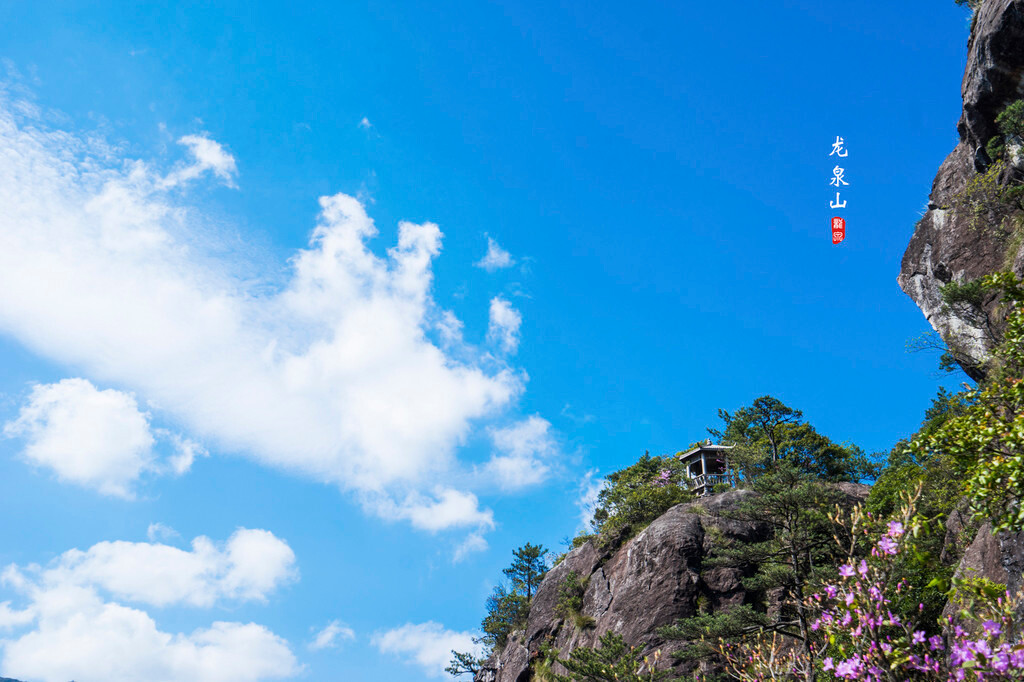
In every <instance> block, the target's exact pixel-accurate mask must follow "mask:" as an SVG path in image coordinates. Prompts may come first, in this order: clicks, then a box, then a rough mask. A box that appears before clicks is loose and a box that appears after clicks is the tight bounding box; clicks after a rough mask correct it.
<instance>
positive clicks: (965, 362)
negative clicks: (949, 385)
mask: <svg viewBox="0 0 1024 682" xmlns="http://www.w3.org/2000/svg"><path fill="white" fill-rule="evenodd" d="M967 50H968V55H967V66H966V69H965V72H964V78H963V85H962V87H961V91H962V95H963V113H962V114H961V116H960V121H959V123H958V124H957V130H958V132H959V134H960V142H959V143H958V144H957V146H956V148H954V149H953V151H952V152H951V153H950V154H949V156H947V157H946V160H945V161H944V162H943V163H942V165H941V166H940V167H939V171H938V174H937V175H936V176H935V180H934V182H933V183H932V190H931V194H930V195H929V201H928V211H927V213H925V215H924V217H923V218H922V219H921V220H920V222H918V224H917V227H916V229H915V231H914V236H913V237H912V238H911V240H910V244H909V245H908V246H907V250H906V253H904V255H903V263H902V266H901V269H900V274H899V277H898V282H899V285H900V288H902V289H903V291H904V292H906V293H907V294H908V295H909V296H910V297H911V298H912V299H914V302H915V303H917V305H918V307H920V308H921V311H922V312H923V313H924V315H925V317H926V318H927V319H928V322H929V323H930V324H931V325H932V327H933V328H934V329H935V330H936V331H937V332H938V333H939V334H940V335H941V336H942V337H943V339H944V340H945V342H946V343H947V344H948V345H949V347H950V348H951V349H952V350H954V356H958V360H959V361H960V365H961V366H962V367H963V368H964V371H966V372H967V374H968V375H970V376H971V377H972V378H974V379H976V380H978V379H981V378H983V377H984V368H983V365H984V363H985V361H986V360H987V359H988V356H989V352H990V351H991V348H992V346H993V343H994V340H993V338H992V334H991V333H990V332H989V330H986V329H984V328H979V326H977V324H972V321H971V320H969V319H965V318H964V317H963V316H962V315H958V314H957V313H956V312H954V311H952V310H950V309H949V307H948V306H945V305H943V300H942V295H941V292H940V287H941V286H942V285H944V284H947V283H949V282H953V281H956V282H966V281H970V280H972V279H976V278H978V277H981V276H984V275H987V274H990V273H993V272H997V271H1000V270H1007V269H1010V270H1013V271H1014V272H1015V273H1016V274H1017V275H1022V274H1024V259H1022V252H1024V250H1022V248H1021V241H1020V239H1019V238H1014V236H1013V235H1008V234H1007V233H1006V231H1004V230H1000V229H993V227H994V226H993V225H992V220H989V221H988V223H989V224H988V225H987V226H986V225H983V226H979V224H978V223H979V221H978V220H977V219H976V216H974V217H972V216H971V215H969V212H968V211H962V210H959V211H958V210H954V209H953V205H954V204H956V203H957V197H958V195H961V194H962V193H963V192H964V190H965V188H966V187H967V185H968V183H969V182H970V181H971V180H972V179H973V178H975V177H976V176H978V174H979V173H983V172H984V171H985V170H986V169H987V168H988V167H989V165H990V164H991V163H992V160H991V159H990V158H989V157H988V154H987V152H986V150H985V147H986V144H987V143H988V141H989V140H990V139H991V138H993V137H994V136H995V135H996V134H997V133H998V129H997V127H996V116H997V115H998V114H999V112H1000V111H1002V109H1003V108H1004V107H1005V106H1006V105H1008V104H1010V103H1011V102H1013V101H1015V100H1018V99H1020V98H1021V97H1024V0H985V2H983V3H982V5H981V7H980V8H979V9H978V11H977V14H976V15H975V17H974V20H973V22H972V25H971V35H970V38H969V40H968V44H967ZM1014 156H1015V157H1016V156H1017V155H1014ZM1013 161H1014V162H1015V165H1016V164H1017V162H1018V161H1019V159H1017V158H1014V159H1013ZM996 305H997V301H996V300H995V297H994V296H991V297H989V299H988V300H986V301H984V307H985V309H986V312H988V313H994V312H995V308H996Z"/></svg>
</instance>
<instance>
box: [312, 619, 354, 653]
mask: <svg viewBox="0 0 1024 682" xmlns="http://www.w3.org/2000/svg"><path fill="white" fill-rule="evenodd" d="M355 638H356V633H355V630H353V629H352V628H350V627H348V626H347V625H345V624H343V623H341V622H339V621H336V620H332V621H331V622H330V623H328V624H327V625H326V627H324V629H323V630H321V631H320V632H318V633H316V637H315V638H313V641H312V642H310V643H309V648H310V650H311V651H320V650H321V649H331V648H334V647H336V646H338V645H339V644H340V643H341V642H344V641H346V640H353V639H355Z"/></svg>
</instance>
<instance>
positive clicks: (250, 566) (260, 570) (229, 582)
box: [7, 527, 296, 606]
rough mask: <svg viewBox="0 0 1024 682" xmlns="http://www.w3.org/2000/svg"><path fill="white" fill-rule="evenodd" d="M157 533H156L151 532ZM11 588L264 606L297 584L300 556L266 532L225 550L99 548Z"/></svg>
mask: <svg viewBox="0 0 1024 682" xmlns="http://www.w3.org/2000/svg"><path fill="white" fill-rule="evenodd" d="M151 528H152V527H151ZM8 573H9V574H8V576H7V580H8V582H10V581H14V582H19V581H20V582H29V583H36V584H38V585H41V586H42V587H43V588H44V589H50V588H55V587H60V586H82V587H90V588H99V589H103V590H105V591H106V592H107V593H109V594H110V595H112V596H113V597H115V598H117V599H124V600H128V601H133V602H139V603H144V604H150V605H153V606H169V605H172V604H188V605H191V606H212V605H213V604H215V603H216V602H218V601H223V600H232V601H252V600H255V601H264V600H266V598H267V596H268V595H269V594H270V593H271V592H273V591H274V590H275V589H277V588H278V587H279V586H280V585H282V584H284V583H286V582H288V581H290V580H292V579H294V578H295V575H296V569H295V554H294V553H293V552H292V549H291V548H290V547H289V546H288V544H287V543H286V542H284V541H283V540H281V539H279V538H277V537H276V536H274V534H273V533H271V532H270V531H266V530H259V529H247V528H240V529H238V530H237V531H235V533H234V534H233V535H232V536H231V537H230V538H229V539H228V541H227V542H226V543H224V544H223V545H218V544H216V543H214V542H213V541H212V540H210V539H209V538H207V537H205V536H199V537H197V538H196V539H194V540H193V541H192V549H191V551H188V550H183V549H179V548H177V547H172V546H170V545H165V544H158V543H147V542H125V541H116V542H100V543H97V544H95V545H93V546H92V547H90V548H89V549H88V550H86V551H82V550H78V549H71V550H68V551H67V552H64V553H63V554H61V555H60V556H59V557H58V558H57V559H55V560H54V561H53V562H52V563H51V564H50V565H49V566H48V567H47V568H45V569H44V568H40V567H35V566H33V567H29V568H28V569H25V570H24V571H22V570H20V569H9V571H8Z"/></svg>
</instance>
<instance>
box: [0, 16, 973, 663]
mask: <svg viewBox="0 0 1024 682" xmlns="http://www.w3.org/2000/svg"><path fill="white" fill-rule="evenodd" d="M585 4H586V5H588V6H587V7H583V4H581V3H534V4H532V5H530V4H525V5H524V4H518V3H448V2H439V3H431V4H430V5H429V6H428V5H425V4H419V5H414V6H411V5H402V4H391V3H385V2H369V3H363V4H360V5H355V4H352V5H348V4H341V3H292V4H289V5H285V6H270V5H268V4H262V3H219V4H217V6H216V7H209V6H206V5H205V4H201V3H196V4H194V5H189V4H185V3H168V4H166V5H164V6H158V5H156V4H154V3H147V4H146V6H145V7H141V6H138V7H136V6H123V5H118V4H109V3H98V2H90V3H72V2H66V3H64V2H54V3H3V4H2V5H0V24H2V25H3V26H4V28H5V30H4V31H3V32H2V35H0V59H2V60H3V63H2V67H3V76H2V83H3V85H2V90H0V422H2V424H3V425H4V427H3V435H4V438H2V439H0V481H2V483H0V492H2V494H0V508H2V510H3V515H4V519H5V523H3V524H2V525H0V566H6V567H7V568H6V570H5V572H4V574H3V582H2V584H0V590H2V594H0V638H3V639H2V649H0V655H2V658H0V674H3V675H6V676H13V677H18V678H21V679H25V680H46V681H47V682H50V681H51V680H52V681H54V682H66V681H67V680H68V679H71V678H72V677H73V678H74V679H78V680H79V681H80V682H81V681H86V682H87V681H88V680H89V679H91V678H90V677H89V675H90V674H93V675H95V676H96V677H95V678H96V679H104V680H150V681H152V680H185V679H190V680H262V679H279V678H281V679H290V678H294V679H301V680H310V681H318V682H319V681H327V680H353V681H362V680H365V681H367V682H369V681H370V680H375V681H376V680H431V679H439V675H440V669H441V667H443V661H444V660H445V659H446V655H445V654H446V652H447V650H448V649H449V648H451V647H452V646H461V645H462V644H464V643H465V642H467V641H468V640H469V638H470V637H471V635H472V633H473V631H474V629H475V627H476V626H477V624H478V623H479V620H480V617H481V616H482V613H483V602H484V600H485V598H486V596H487V595H488V593H489V592H490V590H491V588H492V587H493V586H494V584H495V581H496V580H497V578H498V577H500V569H501V568H502V567H503V566H505V565H507V563H508V561H509V559H510V555H511V551H512V549H514V548H515V547H518V546H519V545H521V544H523V543H525V542H527V541H532V542H540V543H543V544H544V545H546V546H548V547H551V548H552V549H555V550H560V549H561V546H560V543H561V541H562V539H563V538H565V537H568V536H572V535H574V534H575V532H576V531H577V530H578V528H579V524H580V508H579V504H580V500H581V499H582V497H583V496H584V495H585V493H586V492H587V491H588V490H590V489H592V486H593V485H595V484H597V483H598V482H599V480H600V476H601V475H602V474H605V473H608V472H610V471H613V470H615V469H617V468H621V467H622V466H625V465H628V464H629V463H631V462H632V461H634V460H635V459H636V458H637V457H638V456H639V455H641V454H642V453H643V452H644V451H645V450H650V451H651V452H652V453H666V452H675V451H677V450H679V449H681V448H683V447H685V446H686V445H687V444H689V443H691V442H692V441H694V440H696V439H698V438H701V437H703V436H704V435H705V428H706V427H708V426H714V425H715V424H716V412H717V409H718V408H726V409H730V410H731V409H735V408H737V407H740V406H742V405H744V404H747V403H749V402H750V401H751V400H753V399H754V398H755V397H757V396H760V395H763V394H766V393H770V394H773V395H776V396H778V397H780V398H781V399H783V400H784V401H786V402H787V403H789V404H790V405H792V406H795V407H799V408H801V409H802V410H803V411H804V413H805V415H806V416H807V417H808V418H809V420H810V421H811V422H812V423H813V424H814V425H815V426H816V427H817V428H818V429H819V430H821V431H822V432H824V433H826V434H828V435H829V436H831V437H832V438H834V439H836V440H849V441H852V442H855V443H857V444H859V445H861V446H862V447H863V448H865V449H866V450H868V451H880V450H885V449H887V448H888V447H890V446H891V445H892V444H893V443H894V442H895V441H896V440H898V439H899V438H901V437H904V436H906V435H908V434H909V433H910V432H912V431H913V430H914V428H915V425H916V424H918V423H919V421H920V418H921V415H922V413H923V411H924V409H925V408H926V407H927V405H928V404H929V401H930V398H931V396H932V395H934V393H935V391H936V389H937V387H938V386H939V385H940V383H943V382H945V383H946V384H947V385H955V384H956V383H957V382H959V381H962V380H963V377H957V376H954V377H943V376H940V375H939V374H938V371H937V358H936V357H935V356H929V355H925V354H908V353H907V352H906V351H905V344H906V342H907V340H908V339H910V338H913V337H915V336H918V335H920V334H921V333H923V332H925V331H927V329H928V328H927V324H926V322H925V320H924V318H923V316H922V315H921V314H920V312H919V311H918V310H917V308H916V307H915V306H914V304H913V303H912V302H911V301H910V299H909V298H907V297H906V296H905V295H904V294H903V293H902V292H901V291H900V290H899V288H898V287H897V285H896V275H897V274H898V272H899V263H900V258H901V256H902V253H903V250H904V248H905V246H906V244H907V241H908V240H909V238H910V235H911V233H912V231H913V226H914V223H915V222H916V221H917V219H918V217H919V215H920V213H921V211H922V210H923V207H924V205H925V203H926V199H927V194H928V190H929V188H930V185H931V180H932V178H933V177H934V174H935V171H936V169H937V167H938V165H939V163H940V162H941V161H942V159H943V158H944V157H945V155H946V154H947V153H948V152H949V151H950V150H951V149H952V147H953V145H954V144H955V142H956V133H955V124H956V120H957V118H958V116H959V111H960V98H959V92H960V79H961V75H962V71H963V64H964V60H965V51H966V48H965V44H966V39H967V28H968V16H967V13H966V11H965V10H963V9H962V8H959V7H956V6H954V4H953V3H952V2H927V3H924V2H905V3H896V4H895V5H893V3H883V2H844V3H838V2H824V3H823V2H820V1H814V2H812V1H810V0H808V1H806V2H779V3H763V2H743V3H738V4H733V5H730V6H729V9H728V11H723V8H722V7H721V6H718V5H715V4H707V3H704V4H695V3H687V4H685V5H681V4H679V3H676V4H675V5H671V4H669V3H663V4H658V3H643V2H641V3H627V4H623V3H600V4H598V3H585ZM837 135H841V136H843V137H844V138H845V140H846V145H847V149H848V150H849V156H848V157H847V158H846V159H844V164H843V165H844V167H845V168H846V179H847V180H848V181H849V182H850V185H849V187H847V188H844V197H845V198H847V200H848V208H847V209H846V211H845V213H843V215H845V217H846V218H847V238H846V241H845V242H844V243H843V244H842V245H840V246H833V245H832V244H831V242H830V239H829V227H828V225H829V223H828V221H829V218H830V217H831V215H832V212H831V209H829V206H828V203H829V200H830V198H831V197H832V194H830V188H829V184H828V181H829V178H830V177H831V174H832V165H834V164H833V163H832V162H833V161H834V157H833V158H832V159H830V158H829V156H828V153H829V151H830V149H831V142H832V140H833V139H834V138H835V136H837ZM321 197H324V199H321ZM311 240H312V241H311ZM492 245H493V246H492ZM488 252H489V253H490V258H487V254H488ZM197 538H198V539H197ZM111 652H117V655H116V656H115V655H113V654H112V653H111ZM125 652H131V653H130V654H129V653H125Z"/></svg>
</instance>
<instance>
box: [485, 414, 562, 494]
mask: <svg viewBox="0 0 1024 682" xmlns="http://www.w3.org/2000/svg"><path fill="white" fill-rule="evenodd" d="M488 433H489V434H490V437H491V442H492V443H493V445H494V449H495V454H494V455H493V456H492V457H491V459H490V461H489V462H488V463H487V465H486V468H485V471H486V472H487V474H489V476H490V477H491V478H492V479H493V480H495V481H496V482H497V483H498V485H499V486H500V487H502V488H504V489H505V490H515V489H517V488H525V487H528V486H531V485H536V484H538V483H541V482H543V481H544V480H545V479H546V478H547V477H548V474H549V473H550V471H551V467H550V464H549V462H550V461H551V460H552V459H554V458H555V457H556V456H557V454H558V452H559V448H558V443H557V441H556V440H555V437H554V434H553V433H552V430H551V423H550V422H549V421H548V420H546V419H544V418H542V417H540V416H538V415H533V416H531V417H529V418H527V419H524V420H522V421H519V422H517V423H515V424H512V425H511V426H506V427H504V428H491V429H489V430H488Z"/></svg>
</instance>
